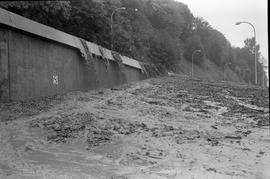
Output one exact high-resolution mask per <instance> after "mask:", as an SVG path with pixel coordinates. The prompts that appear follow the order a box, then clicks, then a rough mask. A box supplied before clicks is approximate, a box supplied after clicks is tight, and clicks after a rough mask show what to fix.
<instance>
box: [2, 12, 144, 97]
mask: <svg viewBox="0 0 270 179" xmlns="http://www.w3.org/2000/svg"><path fill="white" fill-rule="evenodd" d="M86 44H87V47H88V50H89V52H90V53H91V59H88V60H91V65H89V64H88V65H87V64H86V60H85V58H83V57H82V55H83V52H85V50H86V49H85V48H84V47H83V45H82V43H81V41H80V39H79V38H77V37H75V36H72V35H69V34H66V33H64V32H61V31H58V30H56V29H53V28H51V27H48V26H45V25H42V24H39V23H37V22H34V21H32V20H29V19H27V18H24V17H21V16H18V15H16V14H13V13H10V12H8V11H6V10H3V9H1V8H0V101H7V100H23V99H27V98H36V97H43V96H50V95H55V94H64V93H67V92H69V91H76V90H80V91H85V90H90V89H97V88H102V87H112V86H114V85H119V84H123V83H126V82H132V81H136V80H141V79H144V78H145V76H144V75H143V74H142V72H141V66H140V64H139V62H138V61H136V60H133V59H130V58H128V57H125V56H123V57H122V59H123V64H124V68H123V69H121V67H120V65H119V64H118V63H117V62H116V61H115V59H114V58H113V56H112V54H111V51H110V50H108V49H105V48H103V47H99V46H98V45H96V44H93V43H91V42H87V43H86ZM100 48H103V49H102V51H103V53H104V54H101V53H100V51H99V49H100Z"/></svg>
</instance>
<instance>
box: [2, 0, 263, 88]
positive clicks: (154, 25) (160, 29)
mask: <svg viewBox="0 0 270 179" xmlns="http://www.w3.org/2000/svg"><path fill="white" fill-rule="evenodd" d="M0 7H2V8H5V9H7V10H9V11H12V12H14V13H17V14H20V15H22V16H25V17H27V18H30V19H33V20H35V21H38V22H40V23H43V24H45V25H48V26H51V27H54V28H56V29H59V30H61V31H64V32H67V33H69V34H72V35H75V36H78V37H81V38H84V39H86V40H88V41H91V42H94V43H96V44H99V45H102V46H104V47H106V48H108V49H110V48H111V47H112V43H113V48H114V50H115V51H118V52H120V53H121V54H124V55H126V56H129V57H132V58H134V59H137V60H139V61H142V62H145V63H153V64H162V65H163V66H165V67H166V68H167V69H172V68H173V66H174V65H175V64H177V63H179V62H180V61H181V60H187V61H191V57H192V53H193V52H194V50H201V52H202V53H198V54H197V55H196V56H195V58H194V63H195V64H196V65H201V64H202V62H203V61H204V59H206V58H208V59H209V60H211V61H212V62H214V63H215V64H216V65H217V66H219V67H220V68H223V67H224V65H226V64H230V65H229V66H228V67H229V68H231V69H232V70H233V71H235V72H236V73H237V74H238V75H239V76H241V77H242V78H243V79H244V80H245V81H246V82H247V83H254V81H255V79H254V75H252V74H254V49H255V48H254V47H255V41H254V38H250V39H249V38H248V39H246V40H245V46H244V47H243V48H239V47H232V45H231V44H230V42H229V41H228V40H227V39H226V38H225V36H224V35H223V34H222V33H221V32H219V31H218V30H216V29H214V28H213V27H211V25H210V24H209V23H208V22H207V21H205V20H204V19H203V18H201V17H194V16H193V14H192V13H191V12H190V10H189V8H188V7H187V5H185V4H183V3H180V2H176V1H174V0H80V1H77V0H70V1H12V2H8V1H6V2H5V1H2V2H0ZM120 7H125V9H123V10H118V11H115V10H116V9H117V8H120ZM113 12H115V13H114V15H113V18H112V19H113V23H112V21H111V15H112V13H113ZM111 26H112V28H113V33H112V29H111ZM259 49H260V48H259V45H256V51H257V54H259V57H260V51H259ZM258 59H259V58H258ZM262 69H263V66H262V65H261V64H260V63H258V79H259V82H260V83H262V81H261V80H260V79H262V75H264V73H263V70H262ZM265 79H266V78H265Z"/></svg>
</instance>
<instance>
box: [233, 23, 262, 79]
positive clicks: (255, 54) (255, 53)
mask: <svg viewBox="0 0 270 179" xmlns="http://www.w3.org/2000/svg"><path fill="white" fill-rule="evenodd" d="M242 23H243V24H249V25H251V27H252V28H253V31H254V40H255V44H254V56H255V84H257V83H258V80H257V60H256V58H257V52H256V30H255V27H254V25H252V24H251V23H250V22H236V23H235V25H240V24H242Z"/></svg>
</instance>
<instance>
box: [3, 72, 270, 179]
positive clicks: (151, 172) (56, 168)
mask: <svg viewBox="0 0 270 179" xmlns="http://www.w3.org/2000/svg"><path fill="white" fill-rule="evenodd" d="M268 98H269V92H268V89H263V88H260V87H254V86H245V85H236V84H231V83H214V82H205V81H201V80H198V79H194V78H193V79H192V78H189V77H186V76H173V77H162V78H157V79H148V80H145V81H142V82H136V83H132V84H127V85H123V86H118V87H114V88H111V89H100V90H97V91H89V92H84V93H83V92H73V93H70V94H67V95H64V96H54V97H50V98H42V99H35V100H29V101H25V102H11V103H2V104H0V178H3V179H5V178H8V179H9V178H10V179H13V178H22V179H28V178H33V179H34V178H42V179H44V178H57V179H58V178H60V179H62V178H63V179H69V178H74V179H78V178H79V179H80V178H87V179H88V178H98V179H99V178H109V179H129V178H131V179H132V178H270V131H269V99H268Z"/></svg>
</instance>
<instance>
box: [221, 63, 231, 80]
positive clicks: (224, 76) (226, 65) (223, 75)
mask: <svg viewBox="0 0 270 179" xmlns="http://www.w3.org/2000/svg"><path fill="white" fill-rule="evenodd" d="M231 64H232V63H230V62H228V63H225V65H224V67H223V81H225V69H226V67H227V65H231Z"/></svg>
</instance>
